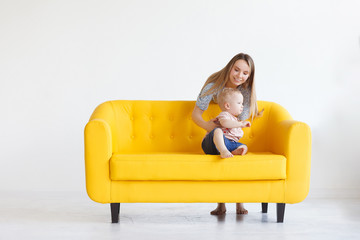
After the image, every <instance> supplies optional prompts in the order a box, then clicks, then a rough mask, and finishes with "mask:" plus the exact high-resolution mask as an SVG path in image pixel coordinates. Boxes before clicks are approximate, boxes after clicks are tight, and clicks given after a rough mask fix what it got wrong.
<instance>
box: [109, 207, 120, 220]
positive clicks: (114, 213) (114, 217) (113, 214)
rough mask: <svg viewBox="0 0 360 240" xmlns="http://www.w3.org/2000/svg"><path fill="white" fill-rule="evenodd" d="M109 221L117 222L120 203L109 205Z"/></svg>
mask: <svg viewBox="0 0 360 240" xmlns="http://www.w3.org/2000/svg"><path fill="white" fill-rule="evenodd" d="M110 208H111V221H112V223H118V222H119V212H120V203H110Z"/></svg>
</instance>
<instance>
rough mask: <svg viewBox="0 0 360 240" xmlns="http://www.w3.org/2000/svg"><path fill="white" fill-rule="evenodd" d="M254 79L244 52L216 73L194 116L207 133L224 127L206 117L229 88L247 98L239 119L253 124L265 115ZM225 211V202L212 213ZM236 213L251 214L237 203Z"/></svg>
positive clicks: (249, 60)
mask: <svg viewBox="0 0 360 240" xmlns="http://www.w3.org/2000/svg"><path fill="white" fill-rule="evenodd" d="M254 76H255V65H254V61H253V59H252V58H251V57H250V56H249V55H247V54H244V53H239V54H237V55H235V56H234V57H233V58H232V59H231V60H230V62H229V63H228V64H227V65H226V66H225V67H224V68H223V69H222V70H220V71H218V72H216V73H214V74H212V75H211V76H210V77H209V78H208V79H207V81H206V82H205V84H204V86H203V88H202V89H201V92H200V94H199V96H198V98H197V101H196V105H195V107H194V110H193V113H192V119H193V121H194V122H195V123H196V124H197V125H198V126H200V127H201V128H203V129H205V130H206V131H207V132H211V131H212V130H213V129H214V128H216V127H219V126H220V125H219V123H218V121H216V119H212V120H210V121H205V120H204V119H203V117H202V115H203V113H204V111H206V109H207V108H208V106H209V103H210V102H211V101H212V100H213V101H214V102H217V95H218V93H219V92H220V91H222V89H223V88H225V87H226V88H237V89H238V90H239V91H241V93H242V95H243V97H244V103H243V105H244V108H243V111H242V113H241V114H240V115H239V117H238V119H239V120H246V119H248V118H251V121H252V120H253V119H254V118H255V117H258V116H261V114H262V112H258V107H257V103H256V91H255V82H254ZM225 212H226V207H225V203H218V206H217V208H216V209H215V210H213V211H212V212H211V214H212V215H221V214H224V213H225ZM236 213H237V214H247V213H248V211H247V210H246V209H245V208H244V205H243V204H242V203H237V204H236Z"/></svg>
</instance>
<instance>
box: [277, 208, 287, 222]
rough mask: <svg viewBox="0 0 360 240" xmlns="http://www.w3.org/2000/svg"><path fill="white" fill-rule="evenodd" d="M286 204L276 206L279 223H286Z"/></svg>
mask: <svg viewBox="0 0 360 240" xmlns="http://www.w3.org/2000/svg"><path fill="white" fill-rule="evenodd" d="M284 213H285V203H277V204H276V215H277V222H284Z"/></svg>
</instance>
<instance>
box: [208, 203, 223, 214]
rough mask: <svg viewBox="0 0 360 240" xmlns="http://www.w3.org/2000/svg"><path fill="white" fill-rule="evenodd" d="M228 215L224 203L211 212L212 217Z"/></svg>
mask: <svg viewBox="0 0 360 240" xmlns="http://www.w3.org/2000/svg"><path fill="white" fill-rule="evenodd" d="M225 213H226V208H225V204H224V203H219V204H218V206H217V208H216V209H215V210H213V211H211V212H210V214H211V215H223V214H225Z"/></svg>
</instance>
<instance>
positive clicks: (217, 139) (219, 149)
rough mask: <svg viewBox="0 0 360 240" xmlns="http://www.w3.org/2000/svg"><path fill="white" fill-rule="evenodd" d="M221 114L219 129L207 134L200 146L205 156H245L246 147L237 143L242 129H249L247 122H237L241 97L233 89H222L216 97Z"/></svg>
mask: <svg viewBox="0 0 360 240" xmlns="http://www.w3.org/2000/svg"><path fill="white" fill-rule="evenodd" d="M217 100H218V104H219V106H220V109H221V110H222V112H221V113H220V114H219V115H218V116H217V120H218V121H219V122H220V125H221V127H220V128H215V129H214V130H212V131H211V132H210V133H208V134H207V135H206V136H205V138H204V140H203V142H202V144H201V146H202V149H203V150H204V152H205V153H206V154H211V155H219V154H220V156H221V157H222V158H229V157H233V155H245V154H246V153H247V150H248V148H247V146H246V145H245V144H242V143H240V142H239V140H240V138H241V137H242V136H243V135H244V132H243V130H242V128H245V127H250V126H251V124H250V122H249V121H239V120H238V119H237V116H238V115H240V113H241V112H242V111H243V96H242V94H241V92H240V91H239V90H237V89H235V88H224V89H223V90H222V91H221V92H220V94H219V95H218V97H217Z"/></svg>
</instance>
